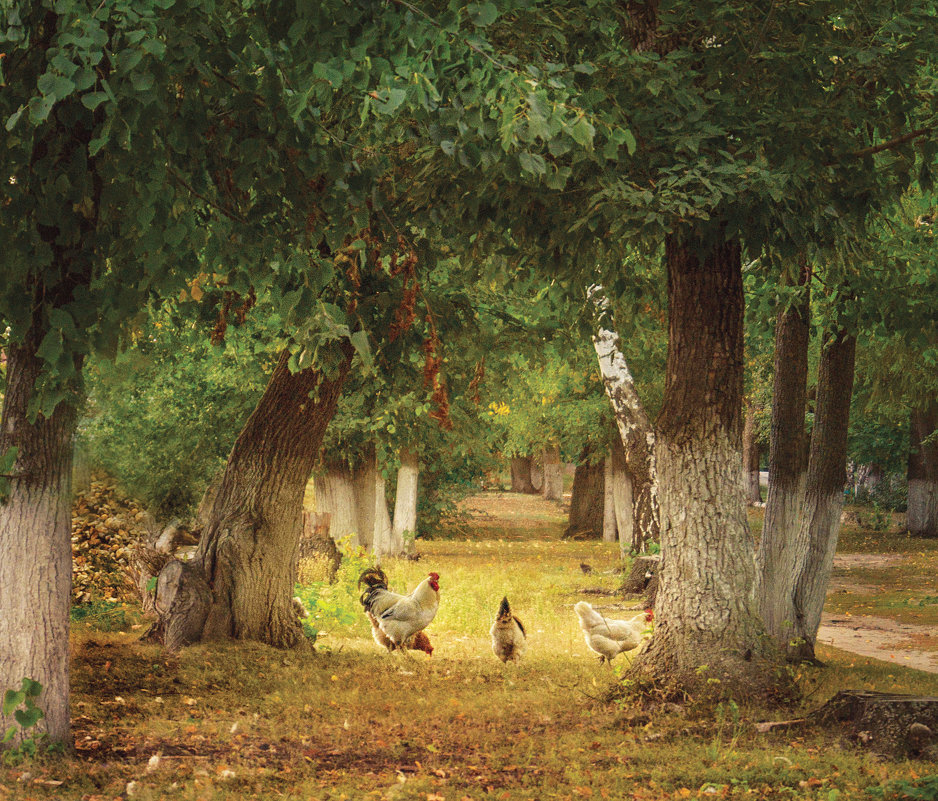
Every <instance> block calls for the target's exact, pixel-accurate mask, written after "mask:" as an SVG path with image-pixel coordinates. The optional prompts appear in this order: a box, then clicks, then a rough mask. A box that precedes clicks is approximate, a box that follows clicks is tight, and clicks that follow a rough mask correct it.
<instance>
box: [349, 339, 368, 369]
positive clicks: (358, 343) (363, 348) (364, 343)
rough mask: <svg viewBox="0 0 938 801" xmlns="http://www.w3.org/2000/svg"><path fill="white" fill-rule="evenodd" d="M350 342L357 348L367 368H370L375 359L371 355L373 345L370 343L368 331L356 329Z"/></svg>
mask: <svg viewBox="0 0 938 801" xmlns="http://www.w3.org/2000/svg"><path fill="white" fill-rule="evenodd" d="M349 342H351V343H352V347H353V348H355V352H356V353H357V354H358V356H359V358H361V360H362V363H363V364H364V365H365V368H366V369H368V370H370V369H371V367H372V365H373V364H374V359H373V357H372V355H371V345H370V344H369V343H368V333H367V332H366V331H356V332H355V333H354V334H352V335H351V336H350V337H349Z"/></svg>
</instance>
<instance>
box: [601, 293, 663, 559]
mask: <svg viewBox="0 0 938 801" xmlns="http://www.w3.org/2000/svg"><path fill="white" fill-rule="evenodd" d="M589 295H590V299H591V300H592V301H593V305H594V306H595V307H596V310H597V313H598V315H599V317H600V319H602V317H603V316H604V315H605V314H606V313H607V307H608V302H607V301H606V299H605V297H604V296H603V294H602V288H601V287H598V286H593V287H591V288H590V290H589ZM593 346H594V348H595V349H596V356H597V358H598V359H599V371H600V373H601V374H602V377H603V386H604V387H605V390H606V395H607V396H608V398H609V402H610V403H611V404H612V411H613V414H614V415H615V419H616V427H617V428H618V430H619V436H620V438H621V440H622V446H623V448H624V457H625V464H626V467H627V469H628V471H629V474H630V478H631V482H632V487H631V489H632V493H633V500H634V503H633V514H632V520H633V523H632V525H633V527H634V528H635V530H634V531H633V532H632V535H631V541H632V547H633V549H634V550H636V551H637V552H638V551H644V550H645V546H646V544H647V543H648V542H653V541H655V540H657V539H658V529H659V519H660V515H659V509H658V473H657V468H656V464H655V433H654V430H653V429H652V426H651V421H650V420H649V419H648V414H647V413H646V412H645V407H644V406H643V405H642V402H641V399H640V398H639V397H638V391H637V390H636V389H635V381H634V379H633V378H632V374H631V372H630V371H629V367H628V364H626V361H625V357H624V356H623V355H622V351H621V350H620V349H619V335H618V334H616V333H615V331H612V330H610V329H609V328H606V327H604V326H603V325H600V328H599V331H598V333H597V334H596V335H595V336H594V337H593ZM620 536H621V535H620Z"/></svg>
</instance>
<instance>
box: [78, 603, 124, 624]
mask: <svg viewBox="0 0 938 801" xmlns="http://www.w3.org/2000/svg"><path fill="white" fill-rule="evenodd" d="M69 617H70V619H71V621H72V622H73V623H84V624H86V625H87V626H90V627H91V628H93V629H97V630H98V631H124V630H125V629H126V628H127V625H128V623H127V610H126V608H125V607H124V605H123V604H121V603H119V602H117V601H105V600H102V599H92V600H90V601H88V602H87V603H83V604H79V605H76V606H73V607H72V609H71V612H70V615H69Z"/></svg>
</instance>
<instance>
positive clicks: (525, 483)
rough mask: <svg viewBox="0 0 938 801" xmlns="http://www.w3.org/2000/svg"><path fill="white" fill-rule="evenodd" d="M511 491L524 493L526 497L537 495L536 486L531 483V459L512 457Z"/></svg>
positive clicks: (528, 457) (527, 457)
mask: <svg viewBox="0 0 938 801" xmlns="http://www.w3.org/2000/svg"><path fill="white" fill-rule="evenodd" d="M511 491H512V492H523V493H525V494H526V495H537V490H536V489H534V484H533V483H532V482H531V457H530V456H512V457H511Z"/></svg>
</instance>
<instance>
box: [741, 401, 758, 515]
mask: <svg viewBox="0 0 938 801" xmlns="http://www.w3.org/2000/svg"><path fill="white" fill-rule="evenodd" d="M759 457H760V449H759V441H758V439H756V410H755V408H754V407H753V405H752V404H751V403H749V402H747V403H746V419H745V423H744V424H743V493H744V494H745V496H746V502H747V503H749V504H756V503H762V487H761V486H760V484H759Z"/></svg>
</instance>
